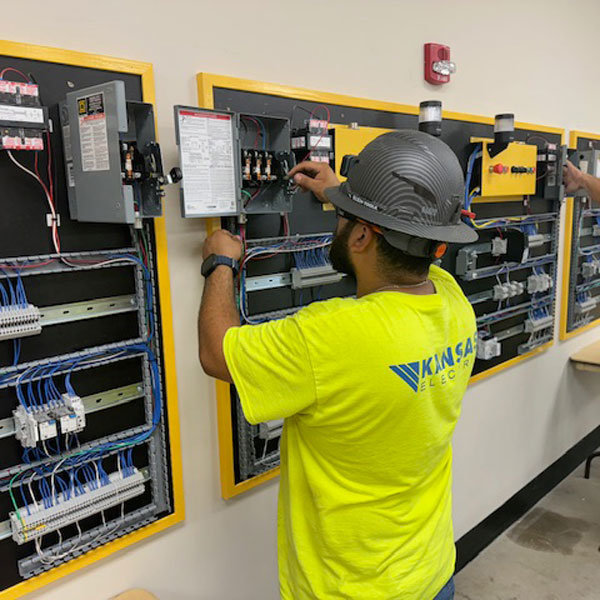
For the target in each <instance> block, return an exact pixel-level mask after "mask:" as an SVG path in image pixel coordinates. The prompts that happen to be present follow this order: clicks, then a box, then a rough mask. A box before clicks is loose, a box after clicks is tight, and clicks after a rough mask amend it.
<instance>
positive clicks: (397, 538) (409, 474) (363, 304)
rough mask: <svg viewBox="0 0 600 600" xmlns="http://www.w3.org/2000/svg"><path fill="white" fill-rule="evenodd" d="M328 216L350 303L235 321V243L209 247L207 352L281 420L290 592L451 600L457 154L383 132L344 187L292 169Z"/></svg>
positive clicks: (468, 311) (264, 416)
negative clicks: (330, 210)
mask: <svg viewBox="0 0 600 600" xmlns="http://www.w3.org/2000/svg"><path fill="white" fill-rule="evenodd" d="M290 175H291V176H293V177H294V181H295V183H296V184H297V185H299V186H300V187H301V188H302V189H304V190H310V191H312V192H313V193H314V194H315V195H316V196H317V198H318V199H320V200H321V201H324V202H325V201H329V202H332V203H333V204H334V206H335V207H336V210H337V211H338V224H337V229H336V233H335V237H334V240H333V243H332V246H331V250H330V258H331V262H332V265H333V266H334V268H336V269H337V270H339V271H342V272H344V273H347V274H349V275H352V276H354V277H355V278H356V282H357V294H356V298H335V299H331V300H327V301H324V302H316V303H313V304H311V305H310V306H307V307H305V308H303V309H301V310H300V311H298V312H297V313H296V314H295V315H294V316H291V317H288V318H286V319H281V320H278V321H270V322H268V323H264V324H261V325H245V326H243V327H239V322H240V317H239V314H238V311H237V308H236V305H235V302H234V274H235V271H236V261H239V260H240V258H241V255H242V251H243V250H242V246H241V243H240V241H239V239H238V238H237V237H235V236H233V235H231V234H230V233H228V232H226V231H217V232H216V233H214V234H213V235H212V236H210V237H209V238H208V239H207V240H206V242H205V245H204V252H203V253H204V258H205V262H204V265H203V273H204V274H205V276H206V278H207V279H206V284H205V287H204V295H203V298H202V304H201V308H200V316H199V343H200V360H201V363H202V365H203V367H204V370H205V371H206V372H207V373H208V374H209V375H212V376H214V377H217V378H219V379H223V380H225V381H229V382H233V383H234V384H235V386H236V388H237V391H238V394H239V397H240V400H241V404H242V408H243V410H244V414H245V416H246V418H247V419H248V421H249V422H250V423H260V422H262V421H267V420H271V419H281V418H285V426H284V433H283V438H282V441H281V483H280V491H279V518H278V530H279V534H278V537H279V544H278V545H279V575H280V588H281V597H282V598H283V599H284V600H305V599H319V600H327V599H348V600H363V599H364V600H392V599H393V600H409V599H410V600H432V599H435V600H450V599H451V598H453V596H454V584H453V580H452V575H453V572H454V562H455V548H454V537H453V530H452V518H451V470H452V450H451V438H452V433H453V431H454V427H455V425H456V421H457V419H458V417H459V414H460V408H461V401H462V397H463V394H464V392H465V389H466V386H467V382H468V379H469V376H470V374H471V370H472V367H473V363H474V360H475V350H476V349H475V342H476V324H475V316H474V313H473V310H472V308H471V306H470V304H469V303H468V301H467V299H466V297H465V296H464V294H463V292H462V291H461V289H460V288H459V286H458V285H457V283H456V282H455V281H454V279H453V278H452V276H451V275H449V274H448V273H446V272H445V271H443V270H442V269H440V268H439V267H436V266H433V265H432V266H430V265H431V263H432V262H433V261H434V260H435V259H436V258H439V257H440V256H441V255H442V254H443V252H444V250H445V248H446V244H447V243H451V242H456V243H461V242H462V243H468V242H473V241H475V240H476V238H477V235H476V234H475V233H474V232H473V230H472V229H470V228H469V227H467V226H466V225H464V224H463V223H461V220H460V216H461V200H462V198H463V197H464V181H463V174H462V170H461V168H460V165H459V163H458V160H457V158H456V156H455V155H454V153H453V152H452V150H451V149H450V148H449V147H448V146H447V145H446V144H444V143H443V142H442V141H441V140H439V139H437V138H434V137H432V136H430V135H428V134H425V133H421V132H418V131H407V130H406V131H397V132H392V133H387V134H384V135H382V136H380V137H378V138H377V139H376V140H374V141H373V142H371V143H370V144H369V145H368V146H366V147H365V149H364V150H363V151H362V152H361V153H360V154H359V155H358V157H355V159H354V161H353V164H352V166H351V168H350V171H349V173H348V180H347V181H346V182H344V183H343V184H341V186H340V185H339V182H338V181H337V179H336V177H335V175H334V173H333V172H332V171H331V169H330V168H329V167H328V166H327V165H324V164H322V163H312V162H306V163H301V164H300V165H298V166H297V167H296V168H295V169H293V170H292V172H291V173H290Z"/></svg>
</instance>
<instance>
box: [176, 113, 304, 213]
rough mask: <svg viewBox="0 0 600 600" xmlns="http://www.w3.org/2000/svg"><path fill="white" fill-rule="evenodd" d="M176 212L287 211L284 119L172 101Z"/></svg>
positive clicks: (289, 156)
mask: <svg viewBox="0 0 600 600" xmlns="http://www.w3.org/2000/svg"><path fill="white" fill-rule="evenodd" d="M175 131H176V141H177V144H178V146H179V154H180V165H181V171H182V176H183V181H182V185H181V212H182V216H183V217H186V218H190V217H209V216H213V217H215V216H233V215H239V214H242V213H245V214H252V213H254V214H268V213H288V212H290V211H291V210H292V197H293V195H294V193H295V191H296V190H295V189H294V186H293V184H292V183H291V182H290V181H288V180H287V177H286V176H287V173H288V172H289V171H290V169H291V168H292V167H293V166H294V164H295V162H294V154H293V152H292V151H291V141H290V123H289V119H285V118H280V117H273V116H265V115H252V114H244V113H233V112H228V111H215V110H208V109H203V108H194V107H189V106H175Z"/></svg>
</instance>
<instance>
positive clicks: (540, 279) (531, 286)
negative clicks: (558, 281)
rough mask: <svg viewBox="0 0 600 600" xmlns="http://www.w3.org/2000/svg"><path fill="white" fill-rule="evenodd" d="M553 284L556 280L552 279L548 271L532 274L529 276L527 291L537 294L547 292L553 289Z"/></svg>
mask: <svg viewBox="0 0 600 600" xmlns="http://www.w3.org/2000/svg"><path fill="white" fill-rule="evenodd" d="M553 285H554V282H553V281H552V277H550V275H548V273H541V274H539V275H538V274H535V275H530V276H529V277H528V278H527V293H528V294H537V293H539V292H545V291H547V290H549V289H551V288H552V286H553Z"/></svg>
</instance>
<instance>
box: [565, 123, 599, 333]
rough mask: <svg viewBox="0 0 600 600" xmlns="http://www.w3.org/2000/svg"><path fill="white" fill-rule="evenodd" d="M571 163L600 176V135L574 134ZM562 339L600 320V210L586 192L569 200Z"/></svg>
mask: <svg viewBox="0 0 600 600" xmlns="http://www.w3.org/2000/svg"><path fill="white" fill-rule="evenodd" d="M570 142H571V144H570V145H571V148H572V150H571V151H570V152H569V160H570V161H571V162H572V163H573V164H574V165H575V166H576V167H578V168H579V169H581V170H582V171H583V172H584V173H588V174H590V175H592V176H594V177H600V136H599V135H595V134H592V133H583V132H579V131H572V132H571V139H570ZM565 221H566V235H565V260H564V264H565V268H564V271H563V306H562V313H561V328H560V337H561V339H568V338H570V337H572V336H573V335H576V334H578V333H581V332H582V331H585V330H587V329H589V328H591V327H594V326H595V325H597V324H598V320H599V319H600V295H599V293H598V292H599V291H600V207H599V206H597V205H596V204H595V203H593V202H592V200H591V198H590V197H589V196H588V194H587V193H586V192H585V190H579V191H577V192H576V193H575V194H574V196H573V197H572V198H569V199H568V201H567V216H566V219H565Z"/></svg>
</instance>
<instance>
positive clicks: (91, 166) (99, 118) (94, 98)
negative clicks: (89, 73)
mask: <svg viewBox="0 0 600 600" xmlns="http://www.w3.org/2000/svg"><path fill="white" fill-rule="evenodd" d="M77 113H78V118H79V140H80V144H81V168H82V170H83V171H108V170H109V169H110V163H109V159H108V132H107V128H106V114H105V112H104V94H103V93H102V92H99V93H97V94H91V95H90V96H85V97H83V98H77Z"/></svg>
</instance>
